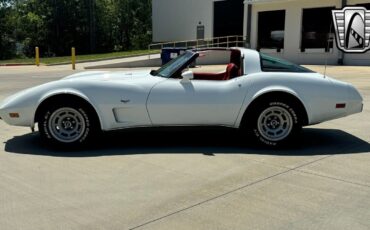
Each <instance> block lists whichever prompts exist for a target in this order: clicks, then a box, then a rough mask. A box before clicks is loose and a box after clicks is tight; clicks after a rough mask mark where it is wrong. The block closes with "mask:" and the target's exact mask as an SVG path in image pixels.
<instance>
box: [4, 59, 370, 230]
mask: <svg viewBox="0 0 370 230" xmlns="http://www.w3.org/2000/svg"><path fill="white" fill-rule="evenodd" d="M309 68H312V69H313V70H316V71H319V72H322V71H323V70H324V67H322V66H309ZM78 71H82V70H78ZM71 73H73V71H71V70H68V69H67V68H66V67H63V66H59V67H39V68H36V67H32V66H29V67H0V100H2V99H4V98H5V97H6V96H8V95H10V94H12V93H14V92H17V91H19V90H21V89H25V88H28V87H31V86H35V85H38V84H41V83H43V82H48V81H52V80H57V79H59V78H61V77H63V76H66V75H68V74H71ZM327 74H328V75H330V76H333V77H335V78H337V79H339V80H344V81H347V82H350V83H352V84H354V85H355V86H356V87H357V88H358V89H359V90H360V92H361V94H362V95H363V97H364V111H363V113H361V114H356V115H353V116H350V117H347V118H343V119H338V120H334V121H330V122H327V123H323V124H319V125H316V126H312V127H307V128H305V129H304V130H303V133H302V141H301V142H302V143H301V144H300V146H299V147H296V148H292V149H286V150H271V149H263V148H260V147H256V146H254V145H253V143H249V142H248V139H246V138H245V137H243V136H240V135H239V134H238V133H236V132H234V131H232V130H197V131H194V130H185V131H183V132H179V131H173V130H150V131H141V130H140V131H135V130H132V131H126V132H115V133H111V134H107V135H105V136H102V137H101V140H102V141H101V142H102V143H100V144H98V145H97V146H96V147H94V148H91V149H86V150H83V151H75V152H64V151H53V150H51V149H49V148H46V147H45V146H44V145H43V143H41V142H40V139H39V137H38V133H37V132H36V133H31V132H30V129H28V128H20V127H11V126H8V125H6V124H5V123H4V122H3V121H0V229H1V230H16V229H22V230H23V229H27V230H33V229H34V230H43V229H45V230H50V229H68V230H72V229H79V230H81V229H87V230H92V229H109V230H115V229H117V230H118V229H119V230H121V229H176V230H180V229H184V230H185V229H207V230H208V229H295V230H297V229H335V230H338V229H353V230H355V229H356V230H357V229H370V120H369V119H370V67H346V66H344V67H333V66H330V67H328V69H327ZM205 137H207V138H205ZM208 137H209V138H208Z"/></svg>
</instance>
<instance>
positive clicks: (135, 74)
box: [62, 70, 151, 81]
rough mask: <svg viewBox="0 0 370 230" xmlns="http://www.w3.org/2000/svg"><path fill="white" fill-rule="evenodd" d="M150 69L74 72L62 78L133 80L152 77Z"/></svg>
mask: <svg viewBox="0 0 370 230" xmlns="http://www.w3.org/2000/svg"><path fill="white" fill-rule="evenodd" d="M150 76H151V75H150V71H149V70H147V71H116V72H112V71H87V72H81V73H77V74H73V75H70V76H67V77H65V78H63V79H62V80H98V81H109V80H133V79H138V78H147V77H150Z"/></svg>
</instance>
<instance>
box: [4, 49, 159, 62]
mask: <svg viewBox="0 0 370 230" xmlns="http://www.w3.org/2000/svg"><path fill="white" fill-rule="evenodd" d="M76 52H78V50H77V51H76ZM159 52H160V51H159V50H151V51H150V54H156V53H159ZM145 54H149V53H148V50H133V51H122V52H114V53H104V54H86V55H78V53H77V56H76V61H77V63H78V62H82V61H97V60H105V59H114V58H122V57H130V56H136V55H145ZM40 63H41V64H44V65H53V64H64V63H65V64H69V63H71V56H65V57H48V58H40ZM1 64H35V59H34V58H16V59H10V60H0V65H1Z"/></svg>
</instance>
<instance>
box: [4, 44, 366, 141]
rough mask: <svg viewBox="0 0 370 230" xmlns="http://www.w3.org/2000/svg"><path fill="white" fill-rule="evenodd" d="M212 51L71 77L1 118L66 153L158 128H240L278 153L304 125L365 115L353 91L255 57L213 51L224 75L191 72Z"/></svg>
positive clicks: (28, 94)
mask: <svg viewBox="0 0 370 230" xmlns="http://www.w3.org/2000/svg"><path fill="white" fill-rule="evenodd" d="M211 51H215V49H213V50H195V51H186V52H185V53H183V54H182V55H180V56H178V57H177V58H175V59H173V60H172V61H170V62H169V63H167V64H166V65H164V66H163V67H161V68H160V69H158V70H156V71H151V72H149V71H144V72H143V71H141V72H104V71H100V72H84V73H78V74H74V75H71V76H68V77H66V78H63V79H61V80H58V81H54V82H50V83H47V84H44V85H40V86H37V87H34V88H30V89H27V90H24V91H21V92H19V93H17V94H15V95H13V96H11V97H9V98H7V99H6V100H5V101H4V102H3V103H2V104H1V105H0V117H1V119H2V120H4V121H5V122H6V123H8V124H10V125H16V126H28V127H31V128H32V129H33V128H34V126H35V124H36V123H38V128H39V132H40V133H41V136H42V137H43V138H45V139H46V140H47V141H48V142H50V143H53V144H58V145H62V146H67V147H69V146H76V145H81V144H84V143H87V142H88V141H89V140H92V139H93V138H94V137H96V136H97V134H98V133H99V132H100V131H110V130H116V129H126V128H135V127H161V126H180V127H181V126H195V127H196V126H225V127H232V128H236V129H237V128H240V129H242V130H246V131H248V132H249V133H250V134H251V135H252V136H253V137H254V139H255V140H257V141H258V142H260V143H262V144H265V145H269V146H281V145H285V144H286V143H288V142H289V141H292V139H294V138H295V137H296V136H297V134H298V132H299V131H300V129H301V128H302V127H303V126H307V125H313V124H317V123H320V122H324V121H328V120H331V119H336V118H340V117H344V116H347V115H350V114H354V113H359V112H361V111H362V109H363V103H362V97H361V95H360V94H359V92H358V91H357V90H356V89H355V88H354V87H353V86H352V85H350V84H348V83H344V82H341V81H337V80H334V79H332V78H329V77H326V76H324V75H322V74H318V73H315V72H313V71H311V70H308V69H306V68H304V67H301V66H298V65H295V64H292V63H290V62H287V61H283V60H280V59H277V58H273V57H270V56H267V55H265V54H262V53H259V52H257V51H255V50H250V49H244V48H231V49H219V50H216V51H215V53H217V51H222V53H223V54H225V53H226V54H227V55H228V56H227V63H229V64H225V70H224V71H222V72H216V73H206V72H204V71H203V72H199V71H198V72H196V70H197V69H201V68H192V70H193V71H190V70H189V66H194V63H197V64H199V63H200V62H202V57H204V56H206V55H208V53H210V52H211ZM219 56H220V55H216V57H215V58H214V60H216V59H217V58H218V57H219Z"/></svg>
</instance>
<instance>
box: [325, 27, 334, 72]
mask: <svg viewBox="0 0 370 230" xmlns="http://www.w3.org/2000/svg"><path fill="white" fill-rule="evenodd" d="M332 28H333V21H331V23H330V28H329V36H328V41H327V43H328V44H327V54H326V57H325V69H324V78H326V69H327V66H328V58H329V53H330V42H331V41H332V40H333V38H332V36H331V31H332ZM333 41H334V40H333ZM333 45H334V44H333Z"/></svg>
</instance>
